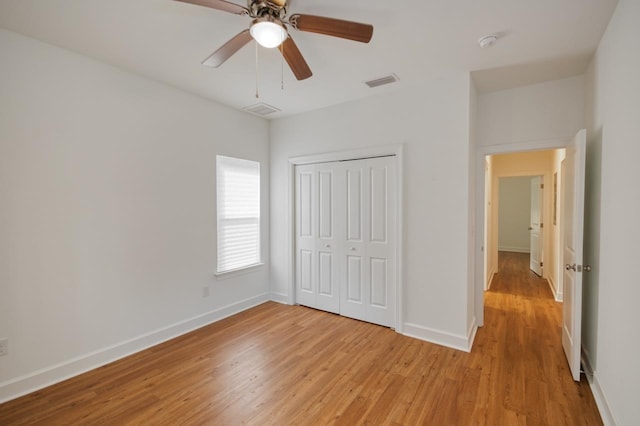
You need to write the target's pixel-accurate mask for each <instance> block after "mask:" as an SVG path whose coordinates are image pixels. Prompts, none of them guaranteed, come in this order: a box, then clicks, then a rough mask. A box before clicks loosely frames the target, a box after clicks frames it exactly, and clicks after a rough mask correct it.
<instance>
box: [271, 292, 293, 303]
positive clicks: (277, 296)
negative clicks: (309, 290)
mask: <svg viewBox="0 0 640 426" xmlns="http://www.w3.org/2000/svg"><path fill="white" fill-rule="evenodd" d="M269 298H270V299H271V300H272V301H273V302H278V303H282V304H283V305H289V304H290V303H289V295H288V294H286V293H273V292H272V293H269Z"/></svg>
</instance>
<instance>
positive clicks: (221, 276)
mask: <svg viewBox="0 0 640 426" xmlns="http://www.w3.org/2000/svg"><path fill="white" fill-rule="evenodd" d="M263 266H264V263H256V264H253V265H249V266H245V267H243V268H239V269H232V270H230V271H224V272H216V273H215V277H216V280H217V281H220V280H226V279H228V278H234V277H237V276H240V275H246V274H250V273H252V272H255V271H256V270H258V269H261V268H262V267H263Z"/></svg>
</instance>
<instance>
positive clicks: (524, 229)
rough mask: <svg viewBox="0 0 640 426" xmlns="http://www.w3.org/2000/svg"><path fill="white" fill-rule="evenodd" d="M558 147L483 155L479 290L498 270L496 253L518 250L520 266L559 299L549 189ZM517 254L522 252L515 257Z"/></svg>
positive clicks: (553, 197)
mask: <svg viewBox="0 0 640 426" xmlns="http://www.w3.org/2000/svg"><path fill="white" fill-rule="evenodd" d="M564 155H565V150H564V149H563V148H557V149H546V150H535V151H522V152H513V153H500V154H494V155H488V156H486V157H485V158H484V159H483V161H484V162H485V175H486V184H485V188H484V198H485V200H486V205H485V220H484V223H483V225H482V226H483V228H484V230H485V232H484V234H485V241H484V247H485V263H486V269H485V271H486V275H485V280H486V281H485V283H484V289H485V290H486V289H488V288H489V286H490V284H491V282H492V279H493V277H494V275H495V274H496V273H497V272H498V270H499V252H513V253H522V254H524V256H525V257H526V258H527V259H526V260H527V262H526V265H525V266H526V268H527V269H531V270H532V271H533V272H534V273H535V274H537V275H538V276H539V277H540V278H542V279H545V280H546V281H547V282H548V285H549V288H550V289H551V292H552V293H553V297H554V299H555V300H556V301H561V300H562V282H561V281H562V274H561V269H560V260H561V249H560V243H561V234H560V223H559V221H558V220H554V219H553V218H554V217H556V218H557V217H559V216H558V211H557V209H558V207H557V206H558V205H560V203H559V199H558V197H559V196H560V195H559V193H558V192H557V191H554V190H553V187H554V178H557V176H558V175H559V171H560V168H561V163H562V160H563V159H564ZM520 257H523V256H520Z"/></svg>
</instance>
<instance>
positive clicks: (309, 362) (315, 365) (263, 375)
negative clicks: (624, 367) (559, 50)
mask: <svg viewBox="0 0 640 426" xmlns="http://www.w3.org/2000/svg"><path fill="white" fill-rule="evenodd" d="M527 265H528V256H527V255H521V254H515V253H501V256H500V269H499V273H498V274H497V275H496V278H495V279H494V282H493V285H492V288H491V290H490V291H489V292H487V294H486V298H485V306H486V307H485V309H486V316H485V319H486V324H485V327H483V328H481V329H480V330H479V331H478V334H477V336H476V341H475V345H474V347H473V351H472V352H471V353H469V354H468V353H464V352H459V351H456V350H453V349H447V348H444V347H441V346H438V345H434V344H429V343H426V342H423V341H420V340H415V339H412V338H409V337H405V336H401V335H399V334H397V333H395V332H394V331H392V330H390V329H386V328H383V327H378V326H375V325H371V324H367V323H363V322H360V321H355V320H351V319H348V318H343V317H340V316H337V315H333V314H329V313H324V312H320V311H316V310H313V309H308V308H304V307H300V306H284V305H280V304H277V303H272V302H270V303H265V304H263V305H261V306H258V307H256V308H253V309H251V310H249V311H246V312H243V313H241V314H238V315H235V316H233V317H231V318H228V319H225V320H223V321H220V322H217V323H215V324H212V325H210V326H207V327H204V328H202V329H200V330H197V331H195V332H193V333H190V334H188V335H185V336H182V337H179V338H177V339H174V340H172V341H169V342H166V343H163V344H161V345H159V346H156V347H153V348H151V349H149V350H146V351H144V352H141V353H138V354H135V355H133V356H130V357H128V358H125V359H123V360H120V361H118V362H115V363H113V364H110V365H107V366H105V367H102V368H99V369H97V370H94V371H91V372H89V373H86V374H83V375H81V376H78V377H76V378H73V379H71V380H68V381H66V382H63V383H60V384H57V385H54V386H51V387H49V388H47V389H44V390H41V391H38V392H35V393H33V394H30V395H27V396H25V397H22V398H19V399H16V400H13V401H10V402H7V403H5V404H2V405H0V424H2V425H13V424H43V425H58V424H60V425H63V424H64V425H72V424H108V425H119V424H140V425H159V424H168V425H174V424H211V425H236V424H255V425H270V424H276V425H293V424H322V425H324V424H344V425H356V424H389V425H418V424H426V425H525V424H526V425H537V424H540V425H564V424H566V425H598V424H602V421H601V419H600V416H599V414H598V411H597V408H596V406H595V403H594V400H593V396H592V394H591V391H590V389H589V386H588V384H587V382H586V381H585V380H584V379H583V380H582V381H581V382H580V383H575V382H573V380H572V379H571V374H570V373H569V370H568V366H567V363H566V361H565V358H564V355H563V353H562V348H561V343H560V320H561V305H559V304H558V303H556V302H555V301H554V300H553V298H552V296H551V292H550V290H549V288H548V285H547V283H546V281H544V280H542V279H540V278H538V277H536V276H535V275H534V274H533V273H531V272H529V271H528V267H527Z"/></svg>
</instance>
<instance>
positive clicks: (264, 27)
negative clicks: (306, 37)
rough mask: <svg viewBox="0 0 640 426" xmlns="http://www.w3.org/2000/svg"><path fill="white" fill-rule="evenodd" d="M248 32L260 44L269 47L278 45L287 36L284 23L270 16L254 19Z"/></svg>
mask: <svg viewBox="0 0 640 426" xmlns="http://www.w3.org/2000/svg"><path fill="white" fill-rule="evenodd" d="M249 32H250V33H251V37H253V38H254V40H255V41H257V42H258V44H260V46H263V47H266V48H269V49H271V48H274V47H278V46H280V45H281V44H282V43H283V42H284V41H285V40H286V39H287V36H288V34H287V29H286V28H285V27H284V25H282V24H281V23H280V22H278V21H276V20H275V19H273V18H272V17H270V16H266V17H262V18H258V19H256V20H254V21H253V24H251V28H250V29H249Z"/></svg>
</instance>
